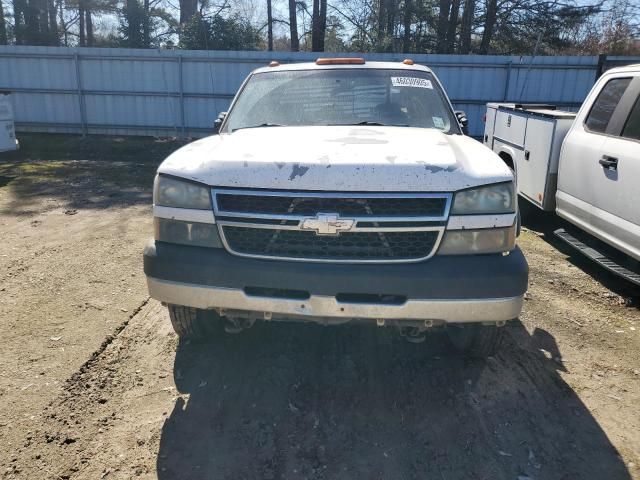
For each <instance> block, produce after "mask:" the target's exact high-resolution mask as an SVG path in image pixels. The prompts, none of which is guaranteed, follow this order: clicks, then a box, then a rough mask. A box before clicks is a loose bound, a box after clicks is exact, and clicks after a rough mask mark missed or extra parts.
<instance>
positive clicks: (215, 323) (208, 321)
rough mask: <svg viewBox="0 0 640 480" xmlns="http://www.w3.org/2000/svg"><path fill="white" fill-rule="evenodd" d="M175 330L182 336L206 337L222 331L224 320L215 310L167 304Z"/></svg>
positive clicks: (192, 337) (201, 338)
mask: <svg viewBox="0 0 640 480" xmlns="http://www.w3.org/2000/svg"><path fill="white" fill-rule="evenodd" d="M167 308H168V310H169V318H170V319H171V325H172V326H173V330H174V331H175V332H176V333H177V334H178V336H179V337H180V338H188V339H193V340H195V339H200V340H203V339H206V338H211V337H213V336H214V335H215V334H216V333H218V332H219V331H220V327H221V324H222V321H221V319H220V316H219V315H218V314H217V313H216V312H214V311H213V310H200V309H198V308H191V307H183V306H182V305H167Z"/></svg>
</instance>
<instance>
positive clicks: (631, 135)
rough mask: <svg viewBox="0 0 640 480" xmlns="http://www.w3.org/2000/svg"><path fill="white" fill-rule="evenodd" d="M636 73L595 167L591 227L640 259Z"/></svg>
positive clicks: (639, 85) (638, 85)
mask: <svg viewBox="0 0 640 480" xmlns="http://www.w3.org/2000/svg"><path fill="white" fill-rule="evenodd" d="M639 94H640V72H639V73H638V76H637V77H635V78H634V80H633V82H631V84H630V86H629V88H628V90H627V93H625V95H624V97H623V99H622V100H621V102H624V108H621V109H620V111H619V112H617V113H619V115H618V117H617V118H615V117H614V118H613V119H612V123H614V125H613V128H612V130H611V131H610V134H609V135H608V136H607V137H606V139H605V141H604V143H603V145H602V151H601V152H599V153H600V154H601V155H600V158H599V163H598V168H596V169H595V172H593V173H594V174H595V175H594V178H593V184H594V189H593V190H594V197H595V199H594V204H593V216H592V225H593V228H594V229H596V230H598V233H599V234H598V236H600V237H601V238H602V239H603V240H605V241H607V242H608V243H610V244H612V245H614V246H616V247H617V248H619V249H620V250H622V251H623V252H625V253H627V254H628V255H630V256H632V257H634V258H636V259H638V260H640V208H639V206H640V95H639Z"/></svg>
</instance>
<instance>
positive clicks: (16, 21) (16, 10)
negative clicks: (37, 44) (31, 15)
mask: <svg viewBox="0 0 640 480" xmlns="http://www.w3.org/2000/svg"><path fill="white" fill-rule="evenodd" d="M13 25H14V27H13V34H14V35H15V37H16V45H22V43H23V42H24V37H23V28H24V18H23V9H22V0H13Z"/></svg>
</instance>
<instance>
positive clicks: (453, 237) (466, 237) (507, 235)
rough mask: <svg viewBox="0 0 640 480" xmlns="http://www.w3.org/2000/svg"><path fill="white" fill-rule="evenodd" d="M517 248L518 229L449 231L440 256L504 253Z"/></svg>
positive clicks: (440, 249)
mask: <svg viewBox="0 0 640 480" xmlns="http://www.w3.org/2000/svg"><path fill="white" fill-rule="evenodd" d="M515 246H516V227H515V225H513V226H511V227H508V228H486V229H482V230H448V231H447V232H446V233H445V234H444V238H443V239H442V243H441V244H440V248H439V249H438V255H474V254H476V255H477V254H481V253H502V252H509V251H511V250H513V249H514V248H515Z"/></svg>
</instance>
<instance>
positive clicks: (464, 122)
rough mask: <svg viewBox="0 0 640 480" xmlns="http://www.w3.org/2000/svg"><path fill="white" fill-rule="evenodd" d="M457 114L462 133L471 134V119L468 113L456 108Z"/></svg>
mask: <svg viewBox="0 0 640 480" xmlns="http://www.w3.org/2000/svg"><path fill="white" fill-rule="evenodd" d="M455 114H456V118H457V119H458V123H459V124H460V128H462V133H463V134H464V135H469V119H468V118H467V114H466V113H464V112H463V111H462V110H456V111H455Z"/></svg>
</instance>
